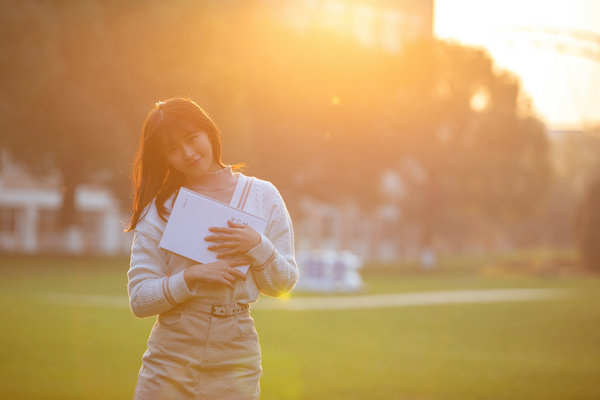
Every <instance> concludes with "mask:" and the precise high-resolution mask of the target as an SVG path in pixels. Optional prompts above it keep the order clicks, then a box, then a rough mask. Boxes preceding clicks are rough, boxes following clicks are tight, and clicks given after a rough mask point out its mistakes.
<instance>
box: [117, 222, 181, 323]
mask: <svg viewBox="0 0 600 400" xmlns="http://www.w3.org/2000/svg"><path fill="white" fill-rule="evenodd" d="M183 272H184V270H181V271H179V272H177V273H175V274H173V275H170V276H169V275H168V269H167V257H166V254H165V253H164V252H162V251H161V250H160V249H159V248H158V240H156V239H154V238H153V237H152V236H150V235H148V234H146V233H143V232H141V231H136V232H135V235H134V237H133V244H132V247H131V263H130V268H129V271H128V273H127V277H128V279H129V281H128V285H127V288H128V292H129V305H130V307H131V311H132V312H133V314H134V315H135V316H136V317H139V318H144V317H149V316H151V315H155V314H160V313H163V312H165V311H168V310H170V309H171V308H173V307H174V306H176V305H177V304H180V303H183V302H184V301H186V300H188V299H190V298H191V297H192V293H191V292H190V290H189V289H188V287H187V285H186V284H185V280H184V279H183Z"/></svg>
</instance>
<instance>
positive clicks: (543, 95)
mask: <svg viewBox="0 0 600 400" xmlns="http://www.w3.org/2000/svg"><path fill="white" fill-rule="evenodd" d="M434 12H435V15H434V32H435V34H436V35H437V36H438V37H440V38H444V39H453V40H457V41H459V42H462V43H465V44H472V45H477V46H483V47H486V48H487V49H488V50H489V52H490V53H491V54H492V56H493V57H494V59H495V60H496V63H497V64H498V65H499V66H501V67H503V68H507V69H509V70H511V71H513V72H515V73H516V74H517V75H518V76H519V77H520V78H521V81H522V84H523V87H524V89H525V91H526V92H527V93H528V94H529V95H530V96H531V97H532V99H533V103H534V106H535V109H536V110H537V112H538V113H539V115H540V117H541V118H542V119H544V120H545V122H546V123H547V124H548V126H549V128H551V129H560V128H575V129H581V128H585V127H587V126H591V125H593V124H598V123H600V93H598V92H600V1H598V0H435V11H434ZM522 28H527V29H530V30H532V31H534V32H537V33H531V32H529V33H526V32H523V30H522ZM546 29H552V30H553V31H561V32H562V31H586V32H591V33H594V34H595V35H596V37H597V43H595V44H594V43H592V42H580V41H576V40H574V39H572V38H570V37H568V36H555V35H548V34H546V33H543V30H546ZM557 41H562V42H564V43H565V44H566V45H568V46H569V48H570V49H574V48H578V47H580V46H581V43H585V44H586V45H587V46H589V48H591V49H592V50H593V51H594V53H595V54H596V56H597V58H596V61H595V62H594V61H591V60H589V59H586V58H583V57H580V56H575V55H572V54H571V53H568V54H565V53H561V52H558V51H555V50H554V49H555V45H556V44H557Z"/></svg>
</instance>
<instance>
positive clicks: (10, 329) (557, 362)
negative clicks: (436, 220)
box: [0, 256, 600, 400]
mask: <svg viewBox="0 0 600 400" xmlns="http://www.w3.org/2000/svg"><path fill="white" fill-rule="evenodd" d="M127 265H128V260H127V259H126V258H114V259H97V258H68V257H49V258H41V257H8V256H4V257H1V258H0V273H1V274H2V279H1V280H0V311H1V312H2V316H3V324H2V329H1V330H0V343H1V344H2V346H1V350H0V360H1V363H0V397H2V398H6V399H40V398H43V399H122V398H131V395H132V393H133V389H134V387H135V382H136V377H137V372H138V369H139V366H140V362H141V355H142V353H143V352H144V350H145V346H146V339H147V337H148V334H149V331H150V328H151V326H152V324H153V322H154V318H147V319H143V320H140V319H137V318H135V317H134V316H133V315H132V314H131V312H130V311H129V309H128V308H127V307H118V306H117V307H115V306H106V307H102V306H89V305H86V304H71V305H65V304H60V303H53V302H49V301H48V297H47V294H48V293H63V294H94V295H114V296H125V295H126V272H127ZM364 278H365V280H366V282H367V286H366V289H365V293H364V294H370V293H398V292H415V291H433V290H463V289H484V288H571V289H573V295H572V296H570V297H568V298H565V299H557V300H547V301H529V302H506V303H480V304H451V305H431V306H415V307H400V308H377V309H370V310H344V311H283V310H267V309H256V310H254V311H253V316H254V318H255V320H256V325H257V329H258V331H259V335H260V340H261V344H262V349H263V369H264V372H263V378H262V381H261V385H262V397H261V398H262V399H266V400H269V399H418V400H423V399H440V400H442V399H443V400H448V399H456V400H470V399H473V400H475V399H476V400H483V399H489V400H492V399H493V400H499V399H515V400H516V399H527V400H533V399H543V400H550V399H561V400H562V399H598V398H600V379H599V378H598V377H599V376H600V277H593V276H571V277H563V278H557V277H545V278H541V277H532V276H524V275H523V276H518V275H508V276H500V277H493V278H491V277H485V276H481V275H480V274H478V273H477V272H476V268H471V269H469V270H465V271H459V272H456V271H455V270H452V271H448V272H445V271H443V269H442V272H437V273H429V274H423V273H417V272H415V271H412V272H411V271H406V270H402V271H400V272H399V271H398V270H396V271H394V270H393V268H388V269H379V270H377V271H371V272H368V271H365V273H364ZM294 295H295V294H292V296H294ZM323 297H324V298H323V301H327V299H326V297H327V296H323Z"/></svg>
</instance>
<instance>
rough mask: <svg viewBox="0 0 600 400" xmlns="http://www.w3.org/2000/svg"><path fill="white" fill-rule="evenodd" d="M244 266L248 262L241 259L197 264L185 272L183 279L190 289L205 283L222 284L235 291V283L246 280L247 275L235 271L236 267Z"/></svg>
mask: <svg viewBox="0 0 600 400" xmlns="http://www.w3.org/2000/svg"><path fill="white" fill-rule="evenodd" d="M242 265H248V260H246V259H244V258H241V259H228V260H227V261H215V262H212V263H207V264H196V265H194V266H192V267H189V268H186V269H185V270H184V272H183V279H184V280H185V283H186V285H187V287H188V288H191V287H193V286H194V285H195V284H196V283H198V282H205V283H220V284H223V285H225V286H227V287H229V288H230V289H233V283H234V282H235V280H236V279H238V278H239V279H242V280H246V274H244V273H243V272H242V271H240V270H237V269H235V267H239V266H242Z"/></svg>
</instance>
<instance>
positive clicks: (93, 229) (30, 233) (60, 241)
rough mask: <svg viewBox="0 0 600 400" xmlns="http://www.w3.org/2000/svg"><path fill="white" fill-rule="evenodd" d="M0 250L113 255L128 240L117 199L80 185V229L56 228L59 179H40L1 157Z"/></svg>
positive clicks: (77, 198)
mask: <svg viewBox="0 0 600 400" xmlns="http://www.w3.org/2000/svg"><path fill="white" fill-rule="evenodd" d="M0 168H1V169H0V251H1V252H17V253H23V252H25V253H38V252H69V253H97V254H117V253H121V252H124V251H127V250H128V249H129V247H130V241H131V237H130V235H126V234H124V233H123V225H122V224H121V214H120V210H119V205H118V204H117V201H116V199H115V198H114V197H113V196H112V195H111V194H110V193H109V192H108V191H107V190H105V189H101V188H92V187H88V186H81V187H79V188H78V189H77V191H76V195H75V204H76V207H77V210H78V217H79V222H80V224H79V226H81V227H82V228H81V229H79V228H73V229H71V230H70V231H68V232H67V233H66V234H63V233H62V232H60V231H59V229H58V216H59V209H60V205H61V202H62V194H61V189H60V181H59V179H58V176H50V177H49V178H48V179H44V180H43V181H42V180H39V179H35V178H33V177H32V176H31V175H30V174H28V173H26V172H25V171H24V170H23V169H22V168H20V167H19V166H18V165H15V164H14V163H12V162H11V159H10V155H9V154H8V152H6V151H3V152H2V153H1V154H0Z"/></svg>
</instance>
